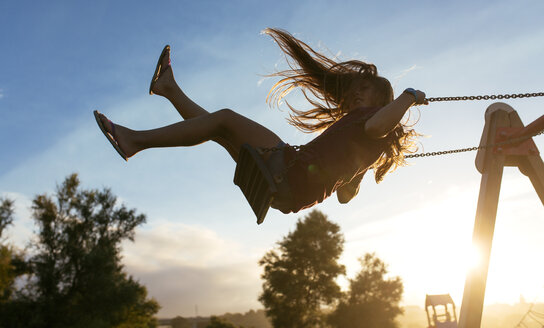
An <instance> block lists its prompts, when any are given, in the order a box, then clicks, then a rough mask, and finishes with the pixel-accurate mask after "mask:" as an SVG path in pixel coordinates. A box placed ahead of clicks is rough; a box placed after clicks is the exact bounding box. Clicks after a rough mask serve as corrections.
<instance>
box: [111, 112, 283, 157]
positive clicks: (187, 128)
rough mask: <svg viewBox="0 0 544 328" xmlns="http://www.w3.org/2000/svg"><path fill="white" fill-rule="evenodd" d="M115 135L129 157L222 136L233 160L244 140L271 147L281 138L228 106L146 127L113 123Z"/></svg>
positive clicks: (253, 144) (196, 143) (258, 145)
mask: <svg viewBox="0 0 544 328" xmlns="http://www.w3.org/2000/svg"><path fill="white" fill-rule="evenodd" d="M101 119H102V122H103V123H104V125H105V126H106V127H107V128H108V129H109V130H108V132H110V133H112V134H113V131H111V129H112V127H111V125H110V124H109V122H108V119H107V118H106V117H105V116H103V115H102V116H101ZM114 138H115V139H116V141H117V143H118V144H119V147H120V148H121V149H122V150H123V151H124V153H125V154H126V155H127V156H128V157H131V156H133V155H134V154H136V153H137V152H139V151H142V150H144V149H148V148H157V147H177V146H194V145H198V144H201V143H203V142H206V141H208V140H213V139H215V138H222V139H223V140H225V141H226V142H228V144H229V145H231V146H232V147H233V148H232V151H233V152H234V153H235V154H234V155H235V156H233V159H234V160H235V161H236V160H237V158H238V153H239V151H240V147H241V146H242V145H243V144H244V143H248V144H250V145H251V146H253V147H274V146H276V145H277V144H278V143H279V142H281V139H280V138H279V137H278V136H277V135H276V134H274V133H273V132H272V131H270V130H268V129H267V128H265V127H264V126H262V125H260V124H258V123H256V122H254V121H252V120H250V119H248V118H246V117H244V116H242V115H240V114H238V113H235V112H234V111H232V110H230V109H222V110H220V111H217V112H214V113H209V114H203V115H200V116H197V117H195V118H192V119H188V120H185V121H181V122H178V123H174V124H172V125H168V126H165V127H162V128H158V129H153V130H146V131H134V130H131V129H128V128H125V127H123V126H121V125H115V135H114ZM227 150H228V149H227Z"/></svg>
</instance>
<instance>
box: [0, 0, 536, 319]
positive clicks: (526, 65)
mask: <svg viewBox="0 0 544 328" xmlns="http://www.w3.org/2000/svg"><path fill="white" fill-rule="evenodd" d="M543 9H544V3H542V1H540V0H533V1H530V0H527V1H525V0H522V1H516V2H513V1H493V2H490V1H452V2H438V1H416V2H411V3H409V4H408V3H405V2H393V1H391V2H379V1H376V2H369V1H348V0H346V1H335V2H332V1H315V0H311V1H310V0H308V1H306V0H305V1H296V2H292V1H276V2H260V1H191V2H189V1H162V2H161V3H160V5H157V4H156V3H152V2H144V1H116V2H111V1H93V2H74V1H48V2H41V3H40V2H38V3H37V2H31V1H11V0H7V1H2V2H1V3H0V27H1V28H0V40H2V41H3V42H2V51H1V52H0V72H1V74H0V113H1V115H2V120H0V147H1V149H3V152H2V154H3V155H2V156H1V160H0V194H2V195H5V196H9V197H12V198H14V199H16V200H17V206H18V207H17V213H16V214H17V220H16V221H15V226H14V227H13V228H12V229H11V230H10V231H9V239H10V240H12V241H13V242H15V243H16V244H18V245H23V244H24V242H25V241H26V240H28V238H29V237H30V236H31V233H32V231H33V229H34V228H33V226H32V223H31V220H30V217H29V210H28V207H29V205H30V200H31V199H32V197H33V196H34V195H36V194H37V193H42V192H52V191H53V190H54V187H55V185H56V184H57V183H59V182H61V181H62V180H63V179H64V177H65V176H67V175H68V174H70V173H72V172H77V173H79V174H80V178H81V180H82V182H83V184H84V186H85V187H90V188H101V187H110V188H111V189H112V190H113V192H114V193H115V194H116V195H118V197H119V198H120V200H121V201H122V202H124V203H125V204H126V205H127V206H130V207H136V208H137V209H138V210H139V211H140V212H142V213H145V214H146V215H147V216H148V223H147V224H146V225H145V226H143V227H141V228H140V229H139V231H138V235H137V237H136V241H135V243H132V244H130V243H127V244H126V245H125V247H124V249H125V250H124V254H125V260H124V261H125V263H126V266H127V270H128V271H129V272H130V273H131V274H133V275H134V276H135V277H137V278H138V279H140V280H141V281H142V282H143V283H145V284H146V285H147V287H148V289H149V291H150V294H151V295H152V296H154V297H156V298H157V299H158V301H159V302H160V303H161V305H162V306H163V309H162V310H161V313H160V314H161V315H165V316H167V315H177V314H180V315H191V314H193V312H194V306H195V305H196V304H198V306H199V310H200V312H201V314H212V313H216V314H219V313H223V312H227V311H229V312H236V311H245V310H248V309H249V308H257V307H260V304H259V303H258V302H257V300H256V299H257V295H258V293H259V291H260V284H261V282H260V278H259V276H260V272H261V270H260V268H259V267H258V266H257V264H256V262H257V261H258V259H259V258H260V257H262V255H264V253H265V252H266V251H267V250H268V249H270V248H271V247H273V246H274V243H275V242H276V241H278V240H279V239H281V238H282V237H283V236H284V235H285V234H286V233H288V232H289V231H290V230H291V229H293V227H294V224H295V222H296V218H298V217H301V216H302V215H304V214H305V212H301V213H299V214H296V215H282V214H281V213H279V212H277V211H274V210H271V211H270V212H269V215H268V217H267V219H266V221H265V223H264V224H263V225H261V226H257V225H256V224H255V223H254V218H253V215H252V212H251V209H250V208H249V206H248V205H247V204H246V203H245V200H244V198H243V195H242V194H241V192H240V191H239V190H238V189H237V187H236V186H234V185H233V183H232V178H233V174H234V167H235V166H234V163H233V162H232V161H231V159H230V157H229V156H228V154H227V153H226V152H225V151H223V150H222V149H220V148H219V147H217V146H216V145H215V144H205V145H201V146H198V147H194V148H188V149H153V150H149V151H146V152H143V153H141V154H138V155H137V156H135V157H134V158H133V159H131V160H129V162H128V163H124V162H123V161H122V160H120V158H119V157H118V155H117V154H116V153H115V151H114V150H113V149H112V148H111V146H110V145H109V143H107V141H106V140H105V139H104V137H103V136H102V134H101V132H100V131H99V130H98V129H97V127H96V123H95V122H94V118H93V116H92V111H93V110H94V109H98V110H100V111H101V112H104V113H106V114H107V115H108V116H109V117H110V118H111V119H112V120H113V121H115V122H118V123H121V124H124V125H127V126H129V127H131V128H134V129H148V128H154V127H157V126H161V125H165V124H170V123H173V122H175V121H177V120H179V119H180V117H179V116H178V114H177V113H176V112H175V111H174V110H173V108H172V107H171V106H170V105H169V103H168V102H167V101H166V100H165V99H161V98H160V97H158V96H149V95H148V94H147V90H148V85H149V80H150V78H151V75H152V73H153V69H154V67H155V63H156V60H157V57H158V55H159V54H160V51H161V49H162V47H163V46H164V45H165V44H170V45H171V46H172V65H173V68H174V73H175V76H176V79H177V81H178V83H179V84H180V86H181V87H182V88H183V89H184V90H185V92H186V93H187V94H188V95H189V96H190V97H192V98H193V100H195V101H196V102H197V103H199V104H200V105H202V106H203V107H205V108H207V109H208V110H210V111H214V110H218V109H221V108H232V109H234V110H236V111H238V112H240V113H242V114H243V115H246V116H248V117H250V118H252V119H254V120H256V121H258V122H260V123H262V124H265V125H266V126H267V127H269V128H270V129H272V130H273V131H275V132H276V133H277V134H279V135H280V136H281V137H282V138H283V139H284V140H285V141H286V142H288V143H291V144H301V143H305V142H307V141H308V140H310V139H311V138H312V137H313V136H312V135H307V134H303V133H301V132H298V131H296V130H295V129H294V128H292V127H290V126H289V125H288V124H287V123H286V122H285V118H286V117H287V111H286V108H285V107H281V108H280V109H279V110H278V109H271V108H269V107H268V106H267V105H266V104H265V97H266V94H267V92H268V90H269V88H270V87H271V86H272V84H273V83H274V80H273V79H270V78H263V76H264V75H265V74H267V73H271V72H273V71H274V70H276V69H281V68H285V61H284V59H283V57H282V54H281V52H280V50H279V49H278V47H277V46H276V45H275V44H274V43H273V42H272V41H271V40H270V38H269V37H268V36H266V35H261V34H260V32H261V31H262V30H263V29H264V28H266V27H281V28H284V29H287V30H288V31H290V32H292V33H294V34H295V36H297V37H299V38H301V39H302V40H304V41H306V42H307V43H309V44H310V45H311V46H313V47H314V48H315V49H318V50H320V51H323V52H325V53H327V54H330V55H339V56H340V58H342V59H352V58H355V59H362V60H366V61H369V62H373V63H375V64H376V65H377V66H378V69H379V71H380V73H381V74H382V75H384V76H386V77H387V78H389V79H390V80H391V81H392V83H393V84H394V87H395V92H396V93H397V94H398V93H400V92H402V90H404V89H405V88H407V87H414V88H418V89H421V90H423V91H425V92H426V93H427V95H428V96H433V97H434V96H457V95H479V94H494V93H519V92H537V91H544V90H543V89H544V84H543V83H542V76H544V68H543V66H542V62H541V59H542V58H544V42H543V41H544V24H543V23H542V22H541V13H542V11H543ZM289 100H290V102H292V103H293V104H300V105H302V106H304V102H303V100H302V99H301V98H300V96H299V95H297V94H293V95H292V96H291V97H290V98H289ZM507 103H508V104H510V105H511V106H512V107H513V108H515V109H516V110H517V111H518V113H519V114H520V116H521V118H522V120H523V121H524V122H525V123H528V122H530V121H532V120H534V119H536V118H538V117H539V116H541V115H542V114H543V108H544V99H541V98H534V99H523V100H512V101H507ZM490 104H491V102H485V101H484V102H470V103H434V104H431V105H430V106H428V107H424V108H421V109H420V111H419V114H418V111H417V110H415V111H413V113H414V114H415V115H416V116H418V115H419V116H418V117H419V122H418V123H417V125H416V127H417V129H418V131H420V132H421V133H423V134H425V135H426V136H427V137H425V138H422V139H421V143H422V146H423V148H424V150H425V151H434V150H443V149H452V148H458V147H469V146H474V145H477V144H478V142H479V139H480V135H481V132H482V128H483V123H484V112H485V109H486V108H487V106H489V105H490ZM535 141H536V143H537V146H538V147H539V149H541V150H542V149H543V145H544V141H543V137H539V138H536V139H535ZM475 155H476V154H475V153H468V154H460V155H452V156H447V157H441V158H427V159H416V160H413V161H411V164H412V165H411V166H409V167H406V168H401V169H399V170H398V171H397V172H395V173H393V174H391V175H389V176H387V177H386V179H385V181H384V182H383V183H381V184H380V185H376V184H375V183H374V182H373V179H372V174H369V175H368V176H367V177H366V178H365V180H364V181H363V183H362V188H361V192H360V194H359V195H358V197H357V198H356V199H354V200H353V201H352V202H351V203H349V204H348V205H340V204H338V203H337V202H336V200H335V197H333V198H331V199H328V200H326V201H325V202H324V203H323V204H321V205H319V206H318V207H317V208H318V209H320V210H322V211H323V212H325V213H326V214H328V215H329V217H330V218H331V219H332V220H333V221H335V222H337V223H338V224H340V225H341V227H342V230H343V231H344V233H345V235H346V246H345V254H344V257H343V259H342V260H343V261H344V263H346V265H347V266H348V274H353V273H354V272H356V271H357V270H358V267H357V266H356V258H357V257H358V256H361V255H363V254H364V253H365V252H376V253H377V254H378V256H380V257H382V258H383V259H384V260H385V261H386V262H387V263H389V265H390V270H391V272H392V273H393V274H395V275H400V276H401V277H402V278H403V280H404V283H405V290H406V293H405V298H404V303H405V304H417V305H422V304H423V300H424V297H425V293H434V292H447V293H451V294H452V296H454V298H455V300H456V302H457V303H458V305H459V304H460V301H461V299H460V297H461V295H462V288H463V282H464V275H463V267H464V265H465V262H466V253H465V252H466V251H467V249H468V248H469V246H470V240H471V234H472V225H473V221H474V214H475V210H476V202H477V197H478V189H479V183H480V175H479V174H478V173H477V171H476V169H475V167H474V157H475ZM542 218H544V210H543V207H542V204H541V203H540V201H539V200H538V197H537V196H536V194H535V192H534V191H533V189H532V187H531V185H530V183H529V182H528V179H526V178H525V177H524V176H522V175H521V174H519V172H518V171H517V169H513V168H511V169H507V170H505V177H504V181H503V186H502V192H501V205H500V206H499V214H498V218H497V227H496V235H495V244H494V246H493V247H494V248H493V259H492V263H491V268H490V277H489V284H488V290H487V293H488V301H490V302H513V301H516V300H517V298H518V297H519V295H520V294H523V295H524V296H526V297H527V299H531V298H532V297H537V296H538V295H536V294H535V293H534V290H536V289H537V288H536V287H535V286H538V287H540V286H542V285H543V284H544V280H543V279H542V278H541V276H542V272H543V271H544V267H542V266H538V264H535V263H532V262H531V261H530V260H529V259H531V258H534V257H537V256H539V254H540V253H541V251H542V249H544V242H542V241H541V238H539V234H537V232H538V231H542V230H541V229H542V228H544V227H543V225H544V222H543V221H544V220H542ZM444 253H446V254H447V255H446V256H444ZM520 254H522V255H520ZM513 267H517V270H518V271H520V272H522V274H520V276H522V277H523V279H519V281H518V280H516V282H514V281H512V278H511V277H512V273H511V272H512V269H511V268H513ZM501 272H510V274H508V275H507V274H501ZM532 272H534V274H533V273H532ZM506 283H508V284H509V286H512V287H510V288H508V289H506V290H505V288H503V287H501V286H504V285H505V284H506Z"/></svg>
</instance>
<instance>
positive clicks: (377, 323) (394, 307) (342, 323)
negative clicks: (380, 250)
mask: <svg viewBox="0 0 544 328" xmlns="http://www.w3.org/2000/svg"><path fill="white" fill-rule="evenodd" d="M359 261H360V263H361V267H362V268H361V271H360V272H359V273H358V274H357V276H356V277H355V279H350V289H349V292H348V293H346V295H345V296H344V298H343V299H342V300H341V301H340V303H339V304H338V306H337V307H336V309H335V311H334V312H333V313H331V314H330V316H329V318H328V322H329V323H330V324H331V326H332V327H335V328H348V327H349V328H363V327H364V328H378V327H379V328H396V327H397V323H396V322H395V317H396V316H397V315H399V314H402V312H403V311H402V309H401V308H400V307H399V302H400V300H401V298H402V293H403V285H402V281H401V279H400V278H399V277H394V278H390V279H386V277H385V276H386V275H387V266H386V265H385V263H384V262H382V261H381V260H380V259H379V258H378V257H376V255H375V254H366V255H365V256H364V258H361V259H359Z"/></svg>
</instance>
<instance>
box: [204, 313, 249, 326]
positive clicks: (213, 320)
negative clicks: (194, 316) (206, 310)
mask: <svg viewBox="0 0 544 328" xmlns="http://www.w3.org/2000/svg"><path fill="white" fill-rule="evenodd" d="M206 328H238V327H236V326H235V325H233V324H232V323H230V322H228V321H225V320H223V319H221V318H218V317H216V316H212V317H211V318H210V323H209V324H208V325H207V326H206ZM240 328H242V327H240Z"/></svg>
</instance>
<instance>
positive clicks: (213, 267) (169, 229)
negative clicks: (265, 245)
mask: <svg viewBox="0 0 544 328" xmlns="http://www.w3.org/2000/svg"><path fill="white" fill-rule="evenodd" d="M252 253H253V254H252ZM259 254H260V253H259ZM123 255H124V259H123V262H124V263H125V265H126V268H127V271H128V272H129V273H130V274H131V275H133V276H134V277H135V278H136V279H138V280H140V281H141V282H142V283H143V284H145V285H146V287H147V289H148V292H149V294H150V296H152V297H154V298H156V299H157V301H158V302H159V304H160V305H161V306H162V308H161V311H160V312H159V316H160V317H173V316H177V315H181V316H192V315H194V310H195V306H198V309H199V315H210V314H221V313H225V312H244V311H247V310H248V309H250V308H253V309H254V308H258V307H260V304H259V303H258V301H257V297H258V293H259V291H260V284H261V282H260V280H259V277H260V269H259V267H258V264H257V261H258V258H259V256H258V255H257V252H252V250H251V249H250V250H248V249H244V248H243V247H242V246H241V245H240V244H239V243H237V242H235V241H231V240H226V239H223V238H221V237H220V236H219V235H218V234H217V233H215V232H213V231H211V230H209V229H206V228H203V227H199V226H195V225H186V224H181V223H166V222H164V223H159V224H155V225H154V226H153V227H152V228H150V229H146V230H141V231H139V232H138V233H137V235H136V239H135V242H134V243H126V244H125V245H124V247H123Z"/></svg>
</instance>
